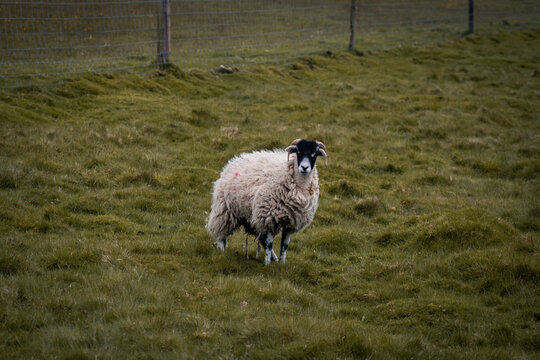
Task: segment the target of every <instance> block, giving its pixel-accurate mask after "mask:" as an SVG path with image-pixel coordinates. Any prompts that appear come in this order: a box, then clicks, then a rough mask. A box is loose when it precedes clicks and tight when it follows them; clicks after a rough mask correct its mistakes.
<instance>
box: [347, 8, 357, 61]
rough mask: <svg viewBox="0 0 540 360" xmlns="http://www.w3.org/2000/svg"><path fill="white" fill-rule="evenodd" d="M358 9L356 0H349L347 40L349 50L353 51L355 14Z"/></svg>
mask: <svg viewBox="0 0 540 360" xmlns="http://www.w3.org/2000/svg"><path fill="white" fill-rule="evenodd" d="M357 9H358V0H351V37H350V39H349V50H350V51H352V50H354V43H355V42H356V12H357Z"/></svg>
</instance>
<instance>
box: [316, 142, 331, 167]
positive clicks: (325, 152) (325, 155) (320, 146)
mask: <svg viewBox="0 0 540 360" xmlns="http://www.w3.org/2000/svg"><path fill="white" fill-rule="evenodd" d="M315 142H316V143H317V145H318V146H319V148H320V149H321V150H322V151H323V153H324V155H323V157H324V165H325V166H326V158H327V157H328V151H326V146H325V145H324V144H323V143H322V142H320V141H319V140H315Z"/></svg>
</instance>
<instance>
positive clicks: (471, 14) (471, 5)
mask: <svg viewBox="0 0 540 360" xmlns="http://www.w3.org/2000/svg"><path fill="white" fill-rule="evenodd" d="M473 32H474V0H469V34H472V33H473Z"/></svg>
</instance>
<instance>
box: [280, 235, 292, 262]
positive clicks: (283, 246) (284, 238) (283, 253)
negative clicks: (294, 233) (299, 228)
mask: <svg viewBox="0 0 540 360" xmlns="http://www.w3.org/2000/svg"><path fill="white" fill-rule="evenodd" d="M289 241H291V233H290V231H288V230H285V229H283V232H282V233H281V251H280V253H279V262H282V263H284V262H285V258H286V257H287V248H288V247H289Z"/></svg>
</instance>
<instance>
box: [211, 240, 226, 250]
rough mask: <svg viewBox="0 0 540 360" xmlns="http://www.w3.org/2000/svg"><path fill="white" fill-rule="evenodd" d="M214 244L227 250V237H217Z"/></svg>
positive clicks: (219, 248) (220, 248)
mask: <svg viewBox="0 0 540 360" xmlns="http://www.w3.org/2000/svg"><path fill="white" fill-rule="evenodd" d="M214 245H215V246H216V247H217V248H218V250H220V251H225V249H226V248H227V238H224V239H217V241H216V242H215V243H214Z"/></svg>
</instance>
